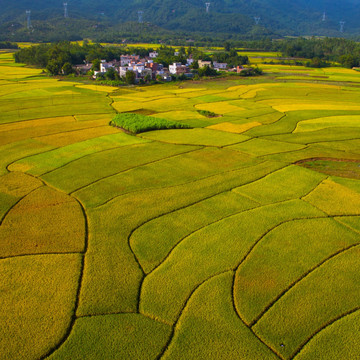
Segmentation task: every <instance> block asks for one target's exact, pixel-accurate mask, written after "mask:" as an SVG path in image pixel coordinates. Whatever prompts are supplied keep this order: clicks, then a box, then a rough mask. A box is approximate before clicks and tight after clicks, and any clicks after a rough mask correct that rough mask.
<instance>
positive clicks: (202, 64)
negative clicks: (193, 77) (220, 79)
mask: <svg viewBox="0 0 360 360" xmlns="http://www.w3.org/2000/svg"><path fill="white" fill-rule="evenodd" d="M198 64H199V68H200V69H202V68H203V67H205V66H208V67H210V68H211V67H212V64H211V61H203V60H198Z"/></svg>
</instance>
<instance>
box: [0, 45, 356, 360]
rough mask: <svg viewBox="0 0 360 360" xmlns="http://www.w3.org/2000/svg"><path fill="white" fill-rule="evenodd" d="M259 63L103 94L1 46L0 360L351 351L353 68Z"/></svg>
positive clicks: (300, 358) (321, 355) (288, 358)
mask: <svg viewBox="0 0 360 360" xmlns="http://www.w3.org/2000/svg"><path fill="white" fill-rule="evenodd" d="M25 45H26V44H24V46H25ZM262 55H263V54H257V56H262ZM254 56H255V55H254ZM264 56H265V55H264ZM264 70H265V72H266V74H265V75H264V76H263V77H260V78H251V79H244V78H240V77H227V78H222V79H217V80H208V81H202V82H195V81H188V82H183V83H169V84H163V85H156V86H145V87H131V88H130V87H129V88H127V87H122V88H114V87H105V86H104V87H101V86H98V85H85V86H84V85H82V84H80V83H76V82H75V81H72V82H70V81H60V80H56V79H52V78H48V77H46V75H44V74H42V73H41V70H38V69H29V68H26V67H24V66H18V65H16V66H15V64H14V63H13V61H12V56H11V54H9V53H6V52H1V53H0V114H1V115H0V200H1V201H0V277H1V282H0V304H1V306H0V318H1V326H0V358H1V359H6V360H8V359H11V360H13V359H19V360H20V359H21V360H23V359H25V360H37V359H49V360H50V359H51V360H65V359H66V360H74V359H79V360H83V359H94V360H98V359H129V360H130V359H131V360H132V359H139V360H143V359H149V360H157V359H164V360H165V359H175V360H179V359H184V360H189V359H190V360H191V359H196V360H199V359H200V360H202V359H204V360H208V359H216V360H217V359H224V360H232V359H240V360H267V359H269V360H270V359H271V360H276V359H278V360H318V359H323V360H339V359H341V360H343V359H344V360H352V359H359V354H360V326H359V321H360V320H359V319H360V318H359V316H360V260H359V259H360V85H359V81H360V74H359V73H356V72H355V71H351V70H345V69H341V68H327V69H307V68H301V67H291V66H281V65H279V64H275V65H264ZM198 110H208V111H212V112H214V113H215V114H217V115H218V116H217V117H212V118H207V117H205V116H203V115H201V114H200V113H199V112H198ZM121 112H135V113H139V114H143V115H148V116H153V117H159V118H163V119H168V120H172V121H174V120H176V121H179V122H183V123H184V124H188V125H190V126H191V127H192V129H177V130H174V129H173V130H157V131H151V132H145V133H141V134H139V135H137V136H133V135H129V134H127V133H125V132H121V130H119V129H116V128H114V127H110V126H109V121H110V120H111V119H112V117H113V116H114V115H115V114H116V113H121Z"/></svg>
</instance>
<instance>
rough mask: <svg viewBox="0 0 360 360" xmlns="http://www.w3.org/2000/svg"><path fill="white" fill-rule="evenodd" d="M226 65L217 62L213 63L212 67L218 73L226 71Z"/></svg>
mask: <svg viewBox="0 0 360 360" xmlns="http://www.w3.org/2000/svg"><path fill="white" fill-rule="evenodd" d="M227 65H228V64H227V63H218V62H217V61H214V62H213V67H214V69H215V70H217V71H220V70H226V69H227Z"/></svg>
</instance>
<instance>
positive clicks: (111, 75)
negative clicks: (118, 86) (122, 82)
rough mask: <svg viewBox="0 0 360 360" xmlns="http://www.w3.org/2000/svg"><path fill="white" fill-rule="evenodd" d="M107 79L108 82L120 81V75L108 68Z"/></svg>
mask: <svg viewBox="0 0 360 360" xmlns="http://www.w3.org/2000/svg"><path fill="white" fill-rule="evenodd" d="M105 77H106V79H108V80H119V78H120V77H119V74H118V73H117V72H116V70H115V69H114V68H113V67H110V68H108V70H107V72H106V73H105Z"/></svg>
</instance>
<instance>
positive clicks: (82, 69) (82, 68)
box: [74, 63, 92, 75]
mask: <svg viewBox="0 0 360 360" xmlns="http://www.w3.org/2000/svg"><path fill="white" fill-rule="evenodd" d="M74 68H75V72H76V73H77V74H79V75H85V74H87V73H88V72H89V71H90V70H91V68H92V64H91V63H87V64H81V65H75V66H74Z"/></svg>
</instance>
